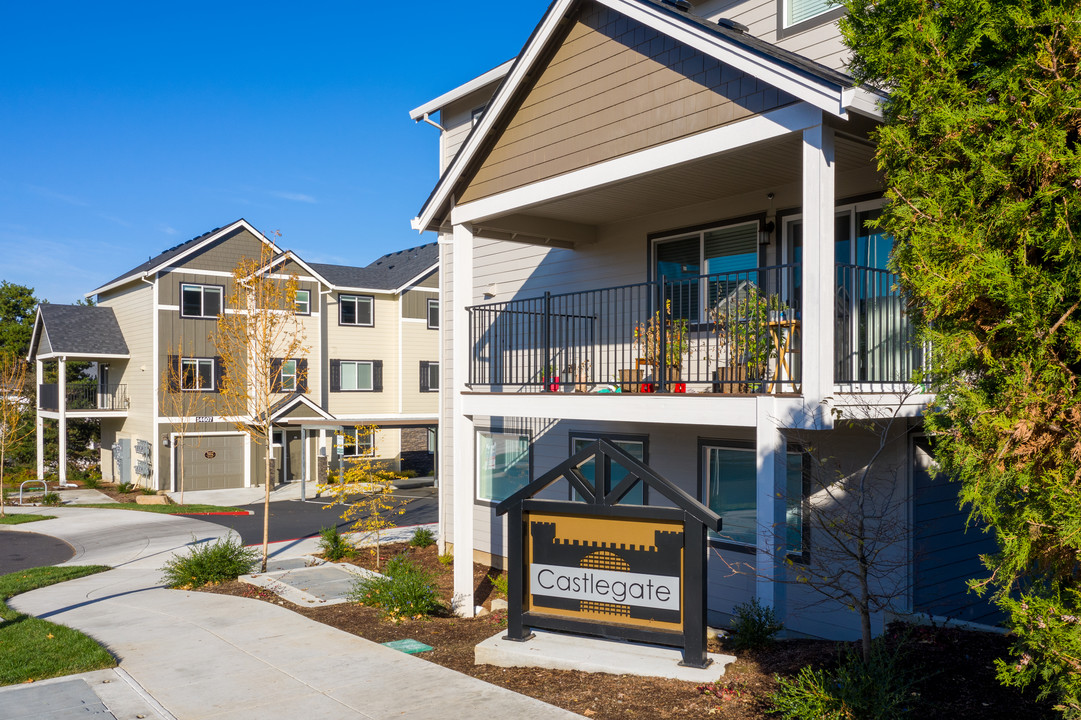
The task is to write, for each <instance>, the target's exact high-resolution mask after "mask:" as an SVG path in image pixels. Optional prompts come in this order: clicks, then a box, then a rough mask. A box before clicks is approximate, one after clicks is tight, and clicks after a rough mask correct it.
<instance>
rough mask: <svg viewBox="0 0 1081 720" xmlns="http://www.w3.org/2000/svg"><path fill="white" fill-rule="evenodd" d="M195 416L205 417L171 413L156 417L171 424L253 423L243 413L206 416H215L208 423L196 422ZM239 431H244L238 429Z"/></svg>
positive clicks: (159, 420)
mask: <svg viewBox="0 0 1081 720" xmlns="http://www.w3.org/2000/svg"><path fill="white" fill-rule="evenodd" d="M195 417H204V416H202V415H192V416H190V417H179V416H169V415H158V416H156V417H155V418H154V419H155V420H156V421H157V422H159V423H168V424H170V425H179V424H180V423H187V424H188V425H189V426H190V425H192V424H195V425H196V426H198V425H210V424H211V423H228V424H231V425H235V424H236V423H245V424H247V425H250V424H252V419H251V417H248V416H246V415H245V416H241V415H220V416H219V415H208V416H206V417H211V418H213V420H211V421H210V422H208V423H195V422H194V420H193V419H192V418H195ZM237 432H243V431H242V430H238V431H237Z"/></svg>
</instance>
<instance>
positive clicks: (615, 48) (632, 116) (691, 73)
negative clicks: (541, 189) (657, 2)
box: [461, 5, 794, 202]
mask: <svg viewBox="0 0 1081 720" xmlns="http://www.w3.org/2000/svg"><path fill="white" fill-rule="evenodd" d="M793 101H794V99H793V98H792V97H791V96H789V95H788V94H786V93H783V92H780V91H778V90H776V89H775V88H772V87H770V86H768V85H766V84H765V83H762V82H760V81H758V80H757V79H755V78H753V77H751V76H749V75H746V74H744V73H741V72H739V71H737V70H736V69H734V68H732V67H729V66H725V65H722V64H721V63H719V62H718V61H716V60H714V59H712V58H709V57H707V56H705V55H704V54H702V53H700V52H697V51H695V50H692V49H691V48H688V47H686V46H683V45H680V44H678V43H676V42H675V41H674V40H672V39H671V38H668V37H666V36H663V35H661V34H660V33H658V32H657V31H655V30H651V29H648V28H646V27H644V26H642V25H640V24H638V23H636V22H633V21H631V20H629V19H627V18H625V17H623V16H621V15H619V14H618V13H616V12H614V11H612V10H609V9H607V8H603V7H600V6H597V5H586V6H584V9H583V12H582V15H581V16H580V17H579V18H578V21H577V23H576V24H575V25H574V27H573V28H572V29H571V30H570V32H569V35H568V36H567V38H566V40H565V41H564V42H563V44H562V46H561V47H560V48H559V49H558V50H557V51H556V53H555V55H554V57H553V58H552V60H551V61H550V63H549V64H548V66H547V67H546V68H545V69H544V70H543V72H541V74H540V76H539V78H538V80H537V82H536V84H535V85H534V87H533V88H532V89H531V90H530V91H529V93H528V94H527V96H526V97H525V99H524V100H523V101H522V102H521V104H520V106H519V107H518V109H517V111H516V112H515V114H514V116H513V118H511V120H510V122H509V125H508V126H507V127H506V129H505V130H504V131H503V132H502V134H501V135H500V137H499V138H498V140H497V141H496V143H495V145H494V147H493V148H492V150H491V151H490V152H489V153H488V155H487V157H486V158H485V159H484V161H483V163H482V165H481V166H480V168H479V169H478V170H477V172H476V174H475V175H474V177H473V178H472V180H471V182H470V183H469V187H468V188H467V189H466V191H465V192H464V193H463V195H462V200H461V201H462V202H469V201H471V200H475V199H477V198H482V197H487V196H489V195H493V194H495V193H499V192H502V191H505V190H509V189H512V188H516V187H521V186H524V185H528V184H530V183H533V182H536V181H538V180H542V179H545V178H550V177H554V176H557V175H560V174H563V173H566V172H569V171H572V170H576V169H579V168H581V167H585V166H588V165H592V164H595V163H598V162H602V161H604V160H608V159H610V158H614V157H619V156H621V155H626V154H628V153H632V152H635V151H638V150H642V149H644V148H648V147H652V146H655V145H659V144H662V143H665V142H668V141H671V140H675V139H678V138H681V137H686V136H689V135H694V134H696V133H699V132H702V131H704V130H707V129H710V128H713V127H717V126H720V125H725V124H728V123H731V122H735V121H737V120H740V119H743V118H746V117H749V116H751V115H753V114H755V113H759V112H763V111H765V110H769V109H772V108H776V107H779V106H781V105H785V104H788V103H791V102H793Z"/></svg>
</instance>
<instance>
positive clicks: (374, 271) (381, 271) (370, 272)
mask: <svg viewBox="0 0 1081 720" xmlns="http://www.w3.org/2000/svg"><path fill="white" fill-rule="evenodd" d="M437 262H439V245H438V244H437V243H428V244H427V245H421V246H419V247H414V248H409V249H407V250H399V251H397V252H392V253H388V254H387V255H384V256H383V257H381V258H379V259H378V260H376V261H375V262H373V263H371V264H370V265H368V266H367V267H362V268H361V267H350V266H348V265H323V264H321V263H309V265H310V266H311V268H312V270H315V271H316V272H318V273H319V274H320V275H322V276H323V277H325V278H326V279H327V281H328V282H330V283H331V284H332V285H336V286H338V287H347V288H364V289H371V290H397V289H398V288H400V287H402V286H403V285H405V284H406V283H407V282H409V281H410V280H412V279H413V278H415V277H417V276H418V275H420V274H421V273H422V272H424V271H425V270H427V269H428V268H430V267H432V266H433V265H435V264H436V263H437Z"/></svg>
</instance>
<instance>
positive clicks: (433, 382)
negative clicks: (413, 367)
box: [420, 360, 439, 392]
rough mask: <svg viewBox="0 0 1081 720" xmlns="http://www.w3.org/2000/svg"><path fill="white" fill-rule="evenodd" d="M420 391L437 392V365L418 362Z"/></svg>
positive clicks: (435, 363)
mask: <svg viewBox="0 0 1081 720" xmlns="http://www.w3.org/2000/svg"><path fill="white" fill-rule="evenodd" d="M420 391H421V392H438V391H439V363H437V362H426V361H424V360H422V361H421V362H420Z"/></svg>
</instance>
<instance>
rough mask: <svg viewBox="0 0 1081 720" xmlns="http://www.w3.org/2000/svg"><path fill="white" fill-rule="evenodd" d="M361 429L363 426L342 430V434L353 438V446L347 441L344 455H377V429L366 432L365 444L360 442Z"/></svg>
mask: <svg viewBox="0 0 1081 720" xmlns="http://www.w3.org/2000/svg"><path fill="white" fill-rule="evenodd" d="M360 431H361V428H350V429H348V430H343V431H342V435H344V436H345V437H346V438H350V437H351V438H353V444H352V446H350V445H349V443H348V442H345V444H344V446H343V449H344V452H343V453H342V457H373V456H374V455H375V433H376V431H372V432H370V433H366V434H365V435H364V440H365V442H364V443H363V444H362V443H361V442H360ZM350 450H352V452H350ZM358 451H360V452H358Z"/></svg>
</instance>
